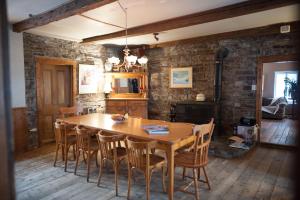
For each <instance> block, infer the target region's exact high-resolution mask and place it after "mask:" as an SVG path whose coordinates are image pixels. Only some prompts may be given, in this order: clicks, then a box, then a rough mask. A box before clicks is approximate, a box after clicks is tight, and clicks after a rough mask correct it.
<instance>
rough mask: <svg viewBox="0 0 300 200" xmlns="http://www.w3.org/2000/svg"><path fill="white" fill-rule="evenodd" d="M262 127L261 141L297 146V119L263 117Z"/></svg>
mask: <svg viewBox="0 0 300 200" xmlns="http://www.w3.org/2000/svg"><path fill="white" fill-rule="evenodd" d="M261 127H262V128H261V142H265V143H271V144H281V145H288V146H296V133H297V125H296V120H292V119H287V118H286V119H282V120H269V119H262V121H261Z"/></svg>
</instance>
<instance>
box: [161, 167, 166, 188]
mask: <svg viewBox="0 0 300 200" xmlns="http://www.w3.org/2000/svg"><path fill="white" fill-rule="evenodd" d="M161 169H162V174H161V176H162V187H163V191H164V192H166V191H167V189H166V181H165V167H164V166H162V168H161Z"/></svg>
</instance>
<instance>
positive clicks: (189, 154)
mask: <svg viewBox="0 0 300 200" xmlns="http://www.w3.org/2000/svg"><path fill="white" fill-rule="evenodd" d="M213 129H214V124H213V119H212V120H211V121H210V122H209V123H208V124H204V125H196V126H195V127H194V130H196V139H195V141H194V144H193V146H192V147H191V150H190V151H186V152H181V153H178V154H177V155H175V158H174V164H175V167H183V178H184V177H189V176H185V168H191V169H193V177H189V178H192V179H193V181H191V182H190V183H189V184H188V185H187V186H184V187H183V188H180V189H179V190H180V191H182V192H185V193H189V194H193V195H195V198H196V200H198V199H199V192H198V180H199V181H200V182H204V183H206V184H207V185H208V188H209V189H211V187H210V184H209V180H208V176H207V174H206V171H205V166H206V165H207V163H208V148H209V144H210V140H211V135H212V132H213ZM200 169H202V170H203V172H204V176H205V181H204V180H200ZM197 173H198V174H197ZM197 177H198V178H197ZM197 179H198V180H197ZM192 183H194V187H195V193H192V192H188V191H187V189H188V187H189V186H190V185H191V184H192Z"/></svg>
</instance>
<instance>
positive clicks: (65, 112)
mask: <svg viewBox="0 0 300 200" xmlns="http://www.w3.org/2000/svg"><path fill="white" fill-rule="evenodd" d="M59 112H60V115H61V117H62V118H66V117H72V116H75V115H77V108H76V107H75V106H73V107H60V108H59Z"/></svg>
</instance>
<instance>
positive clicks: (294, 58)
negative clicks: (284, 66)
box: [255, 54, 299, 145]
mask: <svg viewBox="0 0 300 200" xmlns="http://www.w3.org/2000/svg"><path fill="white" fill-rule="evenodd" d="M281 61H299V58H298V56H297V55H296V54H288V55H272V56H260V57H258V58H257V71H256V111H255V112H256V113H255V115H256V122H257V124H258V127H259V129H258V138H257V141H258V143H261V141H260V130H261V117H262V114H261V105H262V98H261V95H262V76H263V65H264V63H272V62H281ZM274 145H275V144H274Z"/></svg>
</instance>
